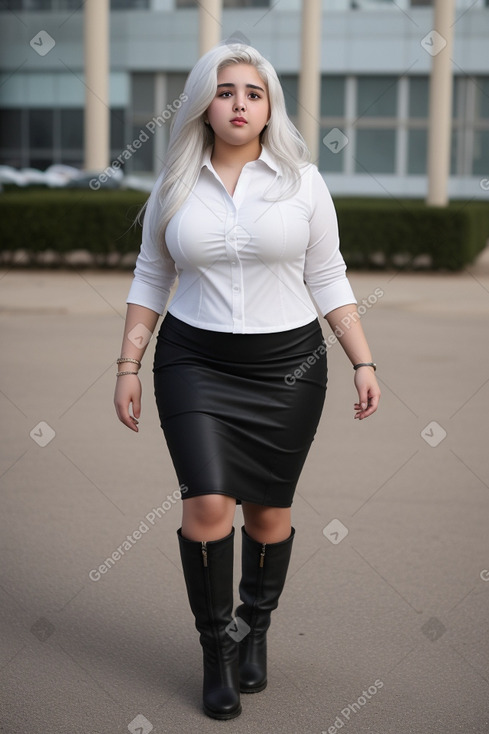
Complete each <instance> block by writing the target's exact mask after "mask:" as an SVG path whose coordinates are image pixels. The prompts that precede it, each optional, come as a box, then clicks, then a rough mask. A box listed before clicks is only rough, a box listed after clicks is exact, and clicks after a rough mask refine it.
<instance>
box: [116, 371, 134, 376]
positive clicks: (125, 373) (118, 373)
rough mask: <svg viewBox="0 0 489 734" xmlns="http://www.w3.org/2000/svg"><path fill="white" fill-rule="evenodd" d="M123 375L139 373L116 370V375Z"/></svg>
mask: <svg viewBox="0 0 489 734" xmlns="http://www.w3.org/2000/svg"><path fill="white" fill-rule="evenodd" d="M122 375H137V372H116V373H115V376H116V377H122Z"/></svg>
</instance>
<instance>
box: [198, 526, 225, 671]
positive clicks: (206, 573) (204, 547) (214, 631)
mask: <svg viewBox="0 0 489 734" xmlns="http://www.w3.org/2000/svg"><path fill="white" fill-rule="evenodd" d="M201 549H202V561H203V564H204V568H205V569H206V570H205V571H204V579H205V586H206V591H207V593H206V604H207V613H208V615H209V620H210V621H211V629H212V634H213V636H214V640H215V642H216V655H217V658H218V660H219V670H220V673H221V679H223V677H224V669H223V662H222V650H221V646H220V641H219V633H218V631H217V629H216V626H215V619H214V609H213V608H212V594H211V583H210V579H209V567H208V565H207V541H206V540H202V541H201Z"/></svg>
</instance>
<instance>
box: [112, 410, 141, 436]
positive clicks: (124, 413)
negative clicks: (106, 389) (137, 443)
mask: <svg viewBox="0 0 489 734" xmlns="http://www.w3.org/2000/svg"><path fill="white" fill-rule="evenodd" d="M116 412H117V416H118V418H119V420H120V421H121V423H123V424H124V425H125V426H127V427H128V428H130V429H131V430H132V431H136V432H137V431H138V430H139V429H138V421H137V420H136V418H133V416H132V415H131V414H130V413H129V410H128V408H127V407H126V406H125V405H116Z"/></svg>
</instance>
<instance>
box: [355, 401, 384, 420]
mask: <svg viewBox="0 0 489 734" xmlns="http://www.w3.org/2000/svg"><path fill="white" fill-rule="evenodd" d="M379 399H380V395H372V396H370V397H369V398H368V399H367V406H366V407H364V404H361V403H355V406H354V407H355V410H356V411H357V413H356V414H355V418H358V419H359V420H363V419H364V418H368V416H369V415H372V413H375V411H376V410H377V408H378V405H379Z"/></svg>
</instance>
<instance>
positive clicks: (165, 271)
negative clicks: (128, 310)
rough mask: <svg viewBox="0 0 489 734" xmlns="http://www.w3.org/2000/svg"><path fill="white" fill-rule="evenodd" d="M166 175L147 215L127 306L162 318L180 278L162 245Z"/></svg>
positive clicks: (153, 194)
mask: <svg viewBox="0 0 489 734" xmlns="http://www.w3.org/2000/svg"><path fill="white" fill-rule="evenodd" d="M162 178H163V173H161V174H160V176H159V177H158V179H157V181H156V183H155V185H154V187H153V190H152V192H151V196H150V197H149V200H148V204H147V206H146V210H145V213H144V220H143V233H142V242H141V248H140V251H139V255H138V257H137V260H136V267H135V269H134V278H133V281H132V284H131V288H130V290H129V295H128V297H127V299H126V303H135V304H137V305H139V306H145V307H146V308H149V309H151V310H152V311H156V313H158V314H162V313H163V311H164V310H165V306H166V304H167V302H168V298H169V296H170V291H171V288H172V286H173V283H174V282H175V280H176V277H177V271H176V269H175V263H174V262H173V260H172V259H171V258H169V257H164V256H163V255H162V253H161V250H160V246H159V244H158V236H157V231H158V222H159V218H160V213H161V204H160V202H159V199H158V191H159V188H160V184H161V181H162Z"/></svg>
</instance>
